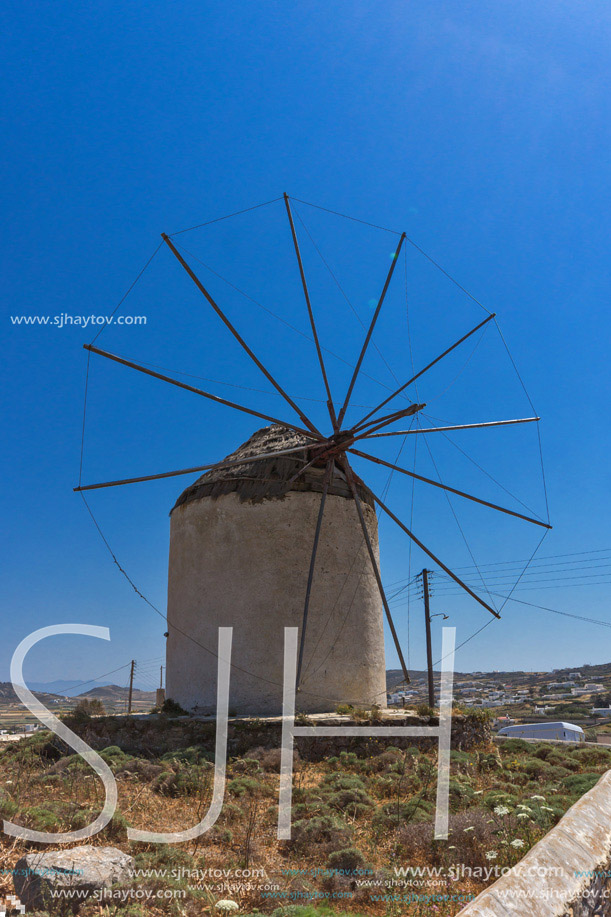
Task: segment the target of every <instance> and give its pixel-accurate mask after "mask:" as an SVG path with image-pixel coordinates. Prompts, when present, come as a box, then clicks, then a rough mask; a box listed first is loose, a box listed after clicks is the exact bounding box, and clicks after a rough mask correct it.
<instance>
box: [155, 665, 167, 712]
mask: <svg viewBox="0 0 611 917" xmlns="http://www.w3.org/2000/svg"><path fill="white" fill-rule="evenodd" d="M164 703H165V691H164V688H163V666H161V667H160V672H159V687H158V688H157V691H156V693H155V706H156V707H163V705H164Z"/></svg>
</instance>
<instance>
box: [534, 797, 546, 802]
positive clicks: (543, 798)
mask: <svg viewBox="0 0 611 917" xmlns="http://www.w3.org/2000/svg"><path fill="white" fill-rule="evenodd" d="M530 798H531V799H542V800H543V802H545V796H531V797H530Z"/></svg>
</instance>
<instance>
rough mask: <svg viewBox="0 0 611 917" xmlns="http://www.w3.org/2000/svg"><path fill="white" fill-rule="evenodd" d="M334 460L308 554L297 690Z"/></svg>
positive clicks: (329, 464)
mask: <svg viewBox="0 0 611 917" xmlns="http://www.w3.org/2000/svg"><path fill="white" fill-rule="evenodd" d="M334 464H335V463H334V461H333V459H331V460H330V461H329V462H328V463H327V468H326V470H325V477H324V480H323V486H322V494H321V498H320V507H319V510H318V519H317V520H316V529H315V531H314V544H313V545H312V554H311V556H310V569H309V571H308V583H307V586H306V594H305V603H304V606H303V619H302V622H301V635H300V638H299V656H298V659H297V677H296V682H295V690H296V691H298V690H299V685H300V682H301V670H302V667H303V652H304V649H305V637H306V628H307V624H308V612H309V610H310V595H311V593H312V583H313V581H314V568H315V567H316V555H317V553H318V542H319V540H320V530H321V527H322V519H323V515H324V512H325V503H326V501H327V494H328V492H329V483H330V481H331V475H332V474H333V467H334Z"/></svg>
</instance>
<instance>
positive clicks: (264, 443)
mask: <svg viewBox="0 0 611 917" xmlns="http://www.w3.org/2000/svg"><path fill="white" fill-rule="evenodd" d="M311 443H312V440H310V439H308V438H307V437H305V436H303V435H302V434H301V433H296V432H294V431H293V430H289V429H287V428H286V427H282V426H280V425H279V424H274V425H272V426H269V427H263V428H262V429H261V430H257V431H256V433H253V435H252V436H251V437H250V439H248V440H247V441H246V442H245V443H243V444H242V445H241V446H240V447H239V449H236V451H235V452H232V453H231V454H230V455H228V456H226V459H227V460H231V461H233V460H236V459H244V463H243V464H239V465H232V466H231V467H230V468H217V469H214V470H213V471H207V472H206V473H205V474H203V475H202V476H201V477H200V478H198V480H197V481H196V482H195V483H194V484H192V485H191V486H190V487H187V489H186V490H184V491H183V492H182V494H181V495H180V497H179V498H178V500H177V501H176V504H175V506H174V509H176V507H177V506H181V505H182V504H183V503H190V502H191V501H192V500H201V499H202V498H203V497H212V498H216V497H220V496H221V495H222V494H229V493H237V494H238V495H239V497H240V500H243V501H244V500H250V501H252V502H258V501H260V500H270V499H281V498H282V497H284V495H285V494H286V493H287V492H288V491H289V490H291V491H307V490H313V491H318V492H320V491H322V487H323V477H324V471H325V466H324V462H323V463H322V465H321V466H320V467H318V466H317V465H311V466H310V467H309V468H308V470H307V471H305V472H304V473H303V474H302V475H300V476H299V478H298V479H297V480H296V481H292V482H291V483H289V481H290V479H291V478H292V477H293V475H295V474H296V473H297V472H298V471H299V469H300V468H303V466H304V465H306V464H307V463H308V462H309V461H310V460H311V458H312V454H311V451H310V449H304V451H303V452H296V453H294V454H293V455H278V456H274V457H272V458H270V459H266V460H265V461H259V462H249V461H248V459H249V458H251V457H252V456H254V455H264V454H266V453H270V452H281V451H283V450H285V449H291V448H293V447H294V446H301V445H308V444H311ZM357 487H358V491H359V496H360V497H361V499H362V500H363V501H364V502H366V503H369V504H370V505H371V506H373V505H374V501H373V497H372V495H371V492H370V491H369V489H368V488H367V487H366V486H365V485H364V484H363V482H362V481H360V480H359V479H357ZM329 493H330V494H335V495H337V496H341V497H349V496H350V495H351V494H350V488H349V487H348V484H347V482H346V478H345V475H344V473H343V471H341V470H340V469H339V468H338V467H337V466H336V467H335V473H334V475H333V479H332V481H331V484H330V486H329Z"/></svg>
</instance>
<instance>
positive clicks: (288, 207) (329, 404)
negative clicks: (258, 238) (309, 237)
mask: <svg viewBox="0 0 611 917" xmlns="http://www.w3.org/2000/svg"><path fill="white" fill-rule="evenodd" d="M284 203H285V206H286V212H287V214H288V218H289V224H290V227H291V235H292V237H293V246H294V248H295V254H296V256H297V263H298V265H299V274H300V276H301V285H302V287H303V295H304V296H305V301H306V307H307V310H308V316H309V318H310V327H311V328H312V336H313V338H314V344H315V346H316V353H317V355H318V362H319V364H320V371H321V373H322V378H323V382H324V384H325V389H326V392H327V408H328V411H329V416H330V418H331V423H332V424H333V429H334V430H335V431H337V430H338V429H339V428H338V425H337V417H336V415H335V407H334V405H333V396H332V395H331V387H330V385H329V379H328V376H327V370H326V368H325V361H324V359H323V355H322V350H321V347H320V341H319V340H318V331H317V329H316V322H315V321H314V312H313V311H312V303H311V301H310V293H309V290H308V284H307V281H306V276H305V271H304V269H303V261H302V260H301V252H300V250H299V241H298V239H297V232H296V230H295V223H294V222H293V214H292V212H291V205H290V202H289V196H288V194H287V193H286V192H285V193H284Z"/></svg>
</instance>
